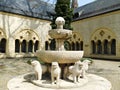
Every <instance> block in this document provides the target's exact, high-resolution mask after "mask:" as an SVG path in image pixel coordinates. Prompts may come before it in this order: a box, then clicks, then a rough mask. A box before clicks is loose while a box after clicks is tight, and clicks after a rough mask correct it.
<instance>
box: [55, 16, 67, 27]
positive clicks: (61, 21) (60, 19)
mask: <svg viewBox="0 0 120 90" xmlns="http://www.w3.org/2000/svg"><path fill="white" fill-rule="evenodd" d="M55 23H56V25H57V29H63V25H64V24H65V20H64V18H63V17H57V18H56V20H55Z"/></svg>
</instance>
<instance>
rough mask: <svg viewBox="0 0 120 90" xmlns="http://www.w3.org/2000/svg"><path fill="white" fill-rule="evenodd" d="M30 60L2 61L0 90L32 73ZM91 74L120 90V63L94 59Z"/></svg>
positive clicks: (0, 61)
mask: <svg viewBox="0 0 120 90" xmlns="http://www.w3.org/2000/svg"><path fill="white" fill-rule="evenodd" d="M27 60H30V58H22V59H0V64H4V65H3V66H0V90H8V89H7V82H8V81H9V80H10V79H12V78H14V77H16V76H18V75H21V74H25V73H29V72H32V70H33V68H32V66H31V65H28V64H27ZM93 61H94V62H93V64H92V65H91V66H90V68H89V71H88V72H89V73H93V74H96V75H99V76H102V77H105V78H106V79H108V80H109V81H110V82H111V84H112V90H120V61H119V62H118V61H111V60H100V59H93Z"/></svg>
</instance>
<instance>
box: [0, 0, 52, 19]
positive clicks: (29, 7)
mask: <svg viewBox="0 0 120 90" xmlns="http://www.w3.org/2000/svg"><path fill="white" fill-rule="evenodd" d="M0 11H4V12H9V13H14V14H20V15H25V16H30V17H36V18H42V19H49V20H51V19H52V17H51V14H53V13H54V5H52V4H48V3H47V2H44V1H43V0H0Z"/></svg>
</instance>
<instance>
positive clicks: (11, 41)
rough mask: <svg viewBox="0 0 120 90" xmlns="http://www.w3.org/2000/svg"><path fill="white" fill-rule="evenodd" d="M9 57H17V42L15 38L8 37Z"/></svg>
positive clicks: (7, 52) (7, 53) (7, 50)
mask: <svg viewBox="0 0 120 90" xmlns="http://www.w3.org/2000/svg"><path fill="white" fill-rule="evenodd" d="M6 55H7V57H15V40H14V38H13V37H8V39H7V42H6Z"/></svg>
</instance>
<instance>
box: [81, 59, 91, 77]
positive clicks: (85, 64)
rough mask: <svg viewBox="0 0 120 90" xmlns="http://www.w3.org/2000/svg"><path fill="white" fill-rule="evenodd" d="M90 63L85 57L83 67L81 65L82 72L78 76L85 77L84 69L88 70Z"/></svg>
mask: <svg viewBox="0 0 120 90" xmlns="http://www.w3.org/2000/svg"><path fill="white" fill-rule="evenodd" d="M90 63H91V61H90V60H87V59H86V60H84V61H83V62H82V64H83V67H82V73H81V76H80V77H81V78H85V77H86V71H87V70H88V68H89V64H90Z"/></svg>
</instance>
